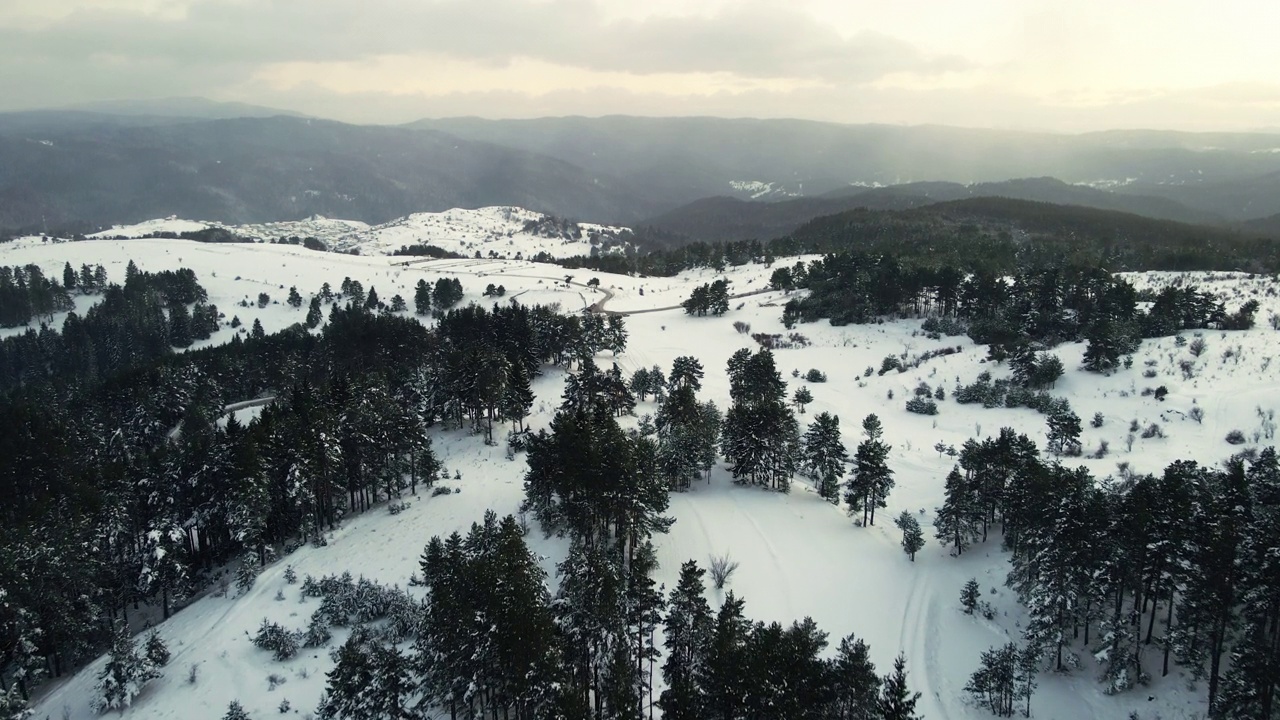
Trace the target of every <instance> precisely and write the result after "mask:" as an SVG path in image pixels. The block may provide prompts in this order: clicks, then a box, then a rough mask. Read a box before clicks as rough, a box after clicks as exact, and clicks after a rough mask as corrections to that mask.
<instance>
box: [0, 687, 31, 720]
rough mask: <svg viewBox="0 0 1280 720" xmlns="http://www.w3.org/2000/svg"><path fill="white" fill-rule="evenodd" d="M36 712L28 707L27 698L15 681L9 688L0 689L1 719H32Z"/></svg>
mask: <svg viewBox="0 0 1280 720" xmlns="http://www.w3.org/2000/svg"><path fill="white" fill-rule="evenodd" d="M34 714H35V712H34V711H33V710H32V709H31V708H29V707H27V700H26V698H24V697H22V692H21V691H20V690H19V689H18V684H17V683H13V684H12V685H10V686H9V689H8V690H0V720H30V719H31V717H32V716H33V715H34Z"/></svg>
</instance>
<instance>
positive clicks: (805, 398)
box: [791, 386, 813, 415]
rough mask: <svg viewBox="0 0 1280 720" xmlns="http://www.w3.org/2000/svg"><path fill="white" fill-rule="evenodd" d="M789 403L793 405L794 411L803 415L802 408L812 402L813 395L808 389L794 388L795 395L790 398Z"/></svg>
mask: <svg viewBox="0 0 1280 720" xmlns="http://www.w3.org/2000/svg"><path fill="white" fill-rule="evenodd" d="M791 402H793V403H795V406H796V409H798V410H799V411H800V414H801V415H803V414H804V406H805V405H808V404H809V403H811V402H813V393H811V392H809V388H807V387H803V386H802V387H798V388H796V392H795V395H793V396H792V398H791Z"/></svg>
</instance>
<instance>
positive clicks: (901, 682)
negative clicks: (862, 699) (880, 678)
mask: <svg viewBox="0 0 1280 720" xmlns="http://www.w3.org/2000/svg"><path fill="white" fill-rule="evenodd" d="M919 699H920V693H918V692H917V693H913V692H911V690H910V689H909V688H908V687H907V659H906V658H905V657H904V656H903V655H902V654H901V653H899V654H898V657H897V658H895V659H894V661H893V672H892V673H891V674H889V675H885V676H884V682H883V683H882V686H881V689H880V700H879V703H878V704H879V708H880V717H881V718H882V720H923V718H922V717H921V716H920V715H916V702H917V701H918V700H919Z"/></svg>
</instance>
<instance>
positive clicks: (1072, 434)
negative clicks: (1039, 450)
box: [1045, 410, 1080, 455]
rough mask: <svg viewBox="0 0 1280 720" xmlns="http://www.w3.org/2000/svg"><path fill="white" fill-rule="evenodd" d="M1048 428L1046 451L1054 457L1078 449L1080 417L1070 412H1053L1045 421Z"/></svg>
mask: <svg viewBox="0 0 1280 720" xmlns="http://www.w3.org/2000/svg"><path fill="white" fill-rule="evenodd" d="M1046 422H1047V424H1048V426H1049V431H1048V437H1047V440H1046V443H1045V447H1046V449H1048V450H1049V452H1052V453H1054V454H1055V455H1063V454H1068V453H1072V452H1074V451H1075V450H1078V449H1079V448H1080V416H1079V415H1076V414H1075V413H1073V412H1071V411H1070V410H1063V411H1059V412H1055V413H1053V414H1052V415H1050V416H1049V419H1048V420H1047V421H1046Z"/></svg>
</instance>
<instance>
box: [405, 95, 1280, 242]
mask: <svg viewBox="0 0 1280 720" xmlns="http://www.w3.org/2000/svg"><path fill="white" fill-rule="evenodd" d="M409 127H415V128H430V129H435V130H439V131H443V132H448V133H450V134H453V135H457V136H459V137H463V138H467V139H470V140H476V141H482V142H491V143H495V144H498V145H503V146H507V147H514V148H520V149H524V150H528V151H530V152H536V153H540V154H544V155H550V156H552V157H557V158H561V159H563V160H565V161H566V162H570V163H573V164H574V165H577V166H579V167H581V168H583V169H584V170H586V171H588V172H590V173H597V174H600V175H601V176H607V177H612V178H616V179H617V181H618V182H619V183H621V184H622V185H624V186H626V187H629V188H631V190H632V192H633V193H635V194H636V196H637V197H645V198H650V197H651V198H653V199H654V200H656V201H658V203H659V205H662V204H663V203H665V207H662V208H661V211H665V210H669V209H673V208H676V207H679V206H681V205H683V204H686V203H688V202H690V200H692V199H694V198H702V197H715V196H729V197H736V198H739V199H766V200H782V199H786V198H787V197H792V196H804V197H813V196H818V195H823V194H826V193H828V192H830V191H832V190H837V189H840V188H847V187H848V186H849V185H851V184H861V185H868V186H874V185H885V186H897V185H901V184H904V183H912V182H916V181H923V180H939V181H946V182H955V183H961V184H970V183H979V182H999V181H1004V180H1007V179H1008V178H1027V177H1044V176H1051V177H1055V178H1059V179H1061V180H1063V181H1064V182H1066V183H1071V184H1074V183H1090V184H1094V185H1095V186H1097V187H1104V186H1112V185H1116V186H1120V185H1125V184H1128V185H1130V186H1132V187H1133V190H1132V192H1131V193H1130V194H1139V195H1156V196H1159V197H1165V198H1167V199H1171V200H1175V201H1178V202H1181V203H1182V204H1184V205H1187V206H1188V207H1191V208H1194V209H1196V210H1200V211H1204V212H1206V213H1210V214H1217V215H1223V216H1226V217H1233V216H1229V215H1228V214H1227V213H1225V212H1222V211H1221V210H1220V209H1217V208H1219V207H1220V206H1221V203H1211V204H1209V205H1208V206H1206V205H1204V204H1195V203H1191V202H1188V201H1187V200H1185V199H1182V198H1179V197H1171V196H1169V195H1165V194H1163V193H1153V192H1148V191H1147V190H1145V189H1144V188H1146V187H1147V186H1148V185H1160V184H1168V185H1173V184H1180V185H1185V186H1187V187H1188V188H1194V186H1196V185H1199V184H1203V183H1219V182H1234V181H1239V180H1244V179H1247V178H1254V177H1259V176H1263V175H1266V174H1268V173H1274V172H1280V153H1275V152H1271V149H1273V148H1277V147H1280V135H1269V134H1256V133H1176V132H1157V131H1116V132H1103V133H1086V134H1081V135H1064V134H1056V133H1033V132H1012V131H1003V130H979V129H967V128H954V127H942V126H927V125H926V126H893V125H840V124H835V123H821V122H810V121H801V120H753V119H724V118H705V117H702V118H698V117H694V118H643V117H625V116H609V117H601V118H584V117H562V118H539V119H532V120H481V119H478V118H449V119H441V120H422V121H418V122H416V123H412V124H410V126H409ZM1188 192H1192V190H1188ZM1261 214H1262V213H1255V214H1254V215H1252V216H1246V217H1256V216H1258V215H1261ZM1233 219H1244V218H1243V217H1233Z"/></svg>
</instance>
